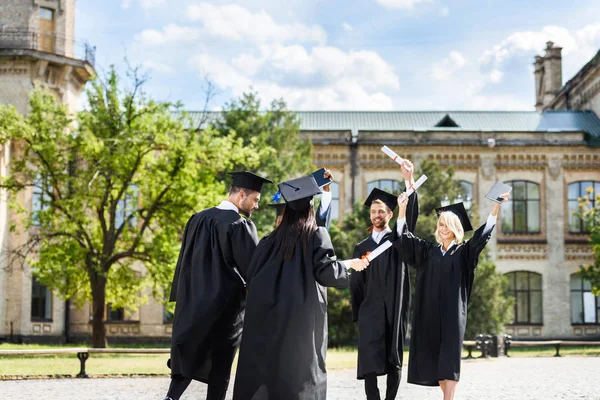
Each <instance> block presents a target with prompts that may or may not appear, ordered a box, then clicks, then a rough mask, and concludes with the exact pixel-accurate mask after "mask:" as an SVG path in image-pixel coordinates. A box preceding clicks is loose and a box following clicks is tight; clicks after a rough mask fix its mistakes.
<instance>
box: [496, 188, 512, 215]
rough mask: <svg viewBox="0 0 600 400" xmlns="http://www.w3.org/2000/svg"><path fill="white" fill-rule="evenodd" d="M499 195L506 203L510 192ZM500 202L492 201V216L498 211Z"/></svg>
mask: <svg viewBox="0 0 600 400" xmlns="http://www.w3.org/2000/svg"><path fill="white" fill-rule="evenodd" d="M499 197H500V198H502V203H506V202H508V199H509V198H510V193H502V194H501V195H500V196H499ZM500 204H501V203H494V206H493V207H492V215H493V216H494V217H495V216H497V215H498V211H500Z"/></svg>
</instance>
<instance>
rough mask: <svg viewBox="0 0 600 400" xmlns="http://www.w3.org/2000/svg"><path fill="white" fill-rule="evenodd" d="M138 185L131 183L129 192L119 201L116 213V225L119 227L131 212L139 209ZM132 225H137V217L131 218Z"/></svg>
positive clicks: (130, 223)
mask: <svg viewBox="0 0 600 400" xmlns="http://www.w3.org/2000/svg"><path fill="white" fill-rule="evenodd" d="M137 201H138V187H137V185H131V187H130V188H129V190H128V191H127V193H125V195H124V196H123V198H122V199H121V200H119V202H118V203H117V210H116V215H115V226H116V227H117V229H119V227H120V226H121V225H123V222H125V220H126V219H127V217H129V216H130V215H131V214H133V213H134V212H136V211H137V209H138V203H137ZM129 225H130V226H136V225H137V217H132V218H131V219H130V220H129Z"/></svg>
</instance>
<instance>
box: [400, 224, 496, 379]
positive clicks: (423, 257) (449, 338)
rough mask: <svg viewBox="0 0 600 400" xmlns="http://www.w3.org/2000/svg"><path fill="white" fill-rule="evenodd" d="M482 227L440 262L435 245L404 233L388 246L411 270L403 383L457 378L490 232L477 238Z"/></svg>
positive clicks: (450, 250)
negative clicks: (479, 267) (413, 281)
mask: <svg viewBox="0 0 600 400" xmlns="http://www.w3.org/2000/svg"><path fill="white" fill-rule="evenodd" d="M484 227H485V224H484V225H482V226H481V227H480V228H479V229H477V230H476V231H475V233H474V234H473V237H472V238H471V239H470V240H468V241H467V242H465V243H462V244H460V245H458V246H456V245H455V246H452V247H451V248H450V249H449V251H448V252H447V253H446V255H445V256H444V255H442V251H441V247H440V245H438V244H434V243H431V242H427V241H424V240H421V239H419V238H417V237H415V236H414V235H413V234H411V233H410V232H408V231H407V229H406V227H405V229H404V232H403V233H402V236H401V237H400V240H397V241H396V242H395V243H394V246H398V247H399V248H400V251H402V252H404V255H405V257H406V260H407V261H408V263H409V264H410V265H412V266H414V267H415V268H416V270H417V279H416V286H417V287H416V291H415V312H414V318H413V324H412V334H411V338H410V357H409V362H408V382H409V383H415V384H418V385H424V386H438V385H439V384H438V381H439V380H446V379H448V380H455V381H458V380H459V378H460V360H461V352H462V344H463V339H464V335H465V327H466V326H467V304H468V301H469V296H470V295H471V288H472V287H473V279H474V277H475V268H476V267H477V262H478V260H479V254H480V253H481V251H482V250H483V248H484V247H485V245H486V244H487V242H488V241H489V239H490V237H491V231H490V232H489V233H487V234H486V235H483V229H484ZM492 230H493V229H492Z"/></svg>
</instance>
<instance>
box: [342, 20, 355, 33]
mask: <svg viewBox="0 0 600 400" xmlns="http://www.w3.org/2000/svg"><path fill="white" fill-rule="evenodd" d="M342 28H344V30H345V31H347V32H350V31H351V30H352V29H353V28H352V25H350V24H349V23H347V22H344V23H343V24H342Z"/></svg>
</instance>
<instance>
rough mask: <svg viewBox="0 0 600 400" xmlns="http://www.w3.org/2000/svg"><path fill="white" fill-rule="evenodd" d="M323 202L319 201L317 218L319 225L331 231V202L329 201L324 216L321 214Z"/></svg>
mask: <svg viewBox="0 0 600 400" xmlns="http://www.w3.org/2000/svg"><path fill="white" fill-rule="evenodd" d="M322 204H323V203H319V207H317V211H316V213H315V214H316V215H315V218H316V220H317V226H322V227H324V228H325V229H327V230H328V231H329V227H330V226H331V202H330V203H329V207H327V210H325V212H324V217H322V216H321V211H322V210H321V206H322Z"/></svg>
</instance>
